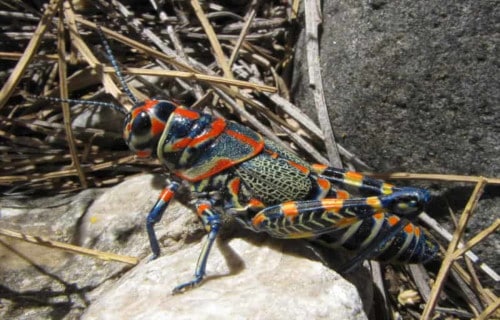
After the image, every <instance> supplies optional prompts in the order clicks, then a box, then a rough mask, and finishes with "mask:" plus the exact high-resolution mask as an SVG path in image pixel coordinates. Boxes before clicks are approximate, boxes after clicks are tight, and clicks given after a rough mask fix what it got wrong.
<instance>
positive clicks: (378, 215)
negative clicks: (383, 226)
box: [373, 212, 384, 220]
mask: <svg viewBox="0 0 500 320" xmlns="http://www.w3.org/2000/svg"><path fill="white" fill-rule="evenodd" d="M373 217H374V218H375V219H377V220H380V219H384V213H383V212H377V213H375V214H374V215H373Z"/></svg>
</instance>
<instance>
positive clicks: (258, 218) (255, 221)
mask: <svg viewBox="0 0 500 320" xmlns="http://www.w3.org/2000/svg"><path fill="white" fill-rule="evenodd" d="M264 220H266V216H264V215H263V214H261V213H259V214H258V215H256V216H255V217H253V219H252V224H253V226H254V227H258V226H259V225H260V224H261V223H262V222H263V221H264Z"/></svg>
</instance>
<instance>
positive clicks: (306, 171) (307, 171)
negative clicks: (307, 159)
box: [288, 161, 309, 174]
mask: <svg viewBox="0 0 500 320" xmlns="http://www.w3.org/2000/svg"><path fill="white" fill-rule="evenodd" d="M288 163H289V164H291V165H292V166H294V167H295V168H297V169H299V171H300V172H302V173H304V174H308V173H309V169H307V168H306V167H304V166H303V165H300V164H298V163H296V162H293V161H288Z"/></svg>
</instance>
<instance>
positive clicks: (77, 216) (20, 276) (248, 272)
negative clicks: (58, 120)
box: [0, 175, 372, 319]
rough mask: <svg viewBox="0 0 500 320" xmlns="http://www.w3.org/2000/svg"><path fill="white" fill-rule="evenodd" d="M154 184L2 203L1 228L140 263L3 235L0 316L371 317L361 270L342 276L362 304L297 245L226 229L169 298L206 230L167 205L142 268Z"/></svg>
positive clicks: (147, 180) (147, 179) (142, 179)
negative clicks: (155, 254) (155, 253)
mask: <svg viewBox="0 0 500 320" xmlns="http://www.w3.org/2000/svg"><path fill="white" fill-rule="evenodd" d="M161 185H162V177H161V176H153V175H144V176H139V177H135V178H132V179H130V180H127V181H126V182H124V183H122V184H119V185H117V186H115V187H113V188H111V189H109V190H107V191H106V192H104V193H103V194H101V195H100V196H99V197H98V198H97V200H95V202H93V203H92V205H90V207H89V204H90V203H91V202H92V200H93V199H94V198H95V197H97V196H98V194H96V193H95V192H94V191H85V192H82V193H81V194H79V195H76V196H71V197H69V196H65V197H61V199H58V198H57V199H54V198H50V199H45V201H42V200H37V202H36V203H30V202H28V201H21V202H17V203H13V202H12V201H10V202H5V201H4V202H3V203H2V211H1V218H2V219H1V220H0V227H2V228H9V229H14V230H18V231H22V232H25V233H28V234H34V235H42V236H47V237H50V238H51V239H53V240H59V241H65V242H71V243H74V244H79V245H83V246H85V247H91V248H94V249H99V250H103V251H109V252H113V253H118V254H122V255H130V256H136V257H139V258H141V259H142V262H141V263H140V264H139V265H137V266H135V267H134V268H132V269H131V270H129V269H130V267H129V266H127V265H125V264H123V263H119V262H111V261H102V260H97V259H93V258H90V257H86V256H76V255H72V254H67V253H64V252H60V251H56V250H54V249H47V248H43V247H38V246H35V245H30V244H25V243H20V242H18V241H12V240H9V239H4V238H3V237H1V238H0V240H2V241H5V242H6V243H8V244H10V245H12V246H13V247H14V248H15V250H17V252H18V253H17V254H15V253H13V252H12V251H10V250H8V249H6V248H5V247H4V246H0V257H1V258H2V263H1V266H2V273H1V283H2V287H1V288H0V290H1V291H0V292H1V296H0V297H1V304H2V308H0V317H1V318H9V319H39V318H51V317H53V318H58V319H74V318H77V317H80V316H81V315H82V313H84V315H83V318H84V319H116V318H121V319H164V318H170V319H171V318H175V319H188V318H193V317H195V318H200V319H203V318H209V317H213V316H216V317H217V318H220V319H279V318H294V319H306V318H307V319H309V318H318V319H322V318H325V319H332V318H335V319H366V316H365V312H364V310H363V307H364V308H366V309H367V310H369V308H370V305H371V301H372V298H371V296H372V295H371V285H367V283H368V284H370V282H367V280H366V279H367V278H366V273H365V274H363V272H361V273H359V274H356V275H354V277H355V278H354V279H350V281H353V282H354V283H358V285H357V287H358V288H359V289H360V291H361V295H362V297H363V300H364V304H363V303H362V301H361V299H360V296H359V294H358V292H357V290H356V287H354V285H353V284H351V283H349V282H347V281H346V280H344V279H343V278H342V277H340V276H339V275H338V274H337V273H335V272H334V271H333V270H331V269H329V268H327V267H325V266H324V265H323V264H322V263H320V262H318V261H316V260H314V259H311V258H308V256H310V255H311V251H310V250H309V249H308V248H306V247H305V243H303V242H299V241H276V240H274V239H271V238H269V237H267V236H265V235H256V234H253V233H250V232H240V231H237V232H233V234H231V235H229V239H228V238H227V237H226V236H228V234H229V233H231V228H229V230H226V231H225V232H226V234H225V238H224V239H221V240H220V241H219V242H218V243H217V245H216V246H215V247H214V252H213V253H212V254H211V256H210V259H209V261H208V267H207V273H208V278H207V280H206V281H204V282H203V283H202V285H201V286H200V287H198V288H195V289H194V290H191V291H188V292H186V293H184V294H180V295H175V296H173V295H171V290H172V289H173V287H174V286H175V285H177V284H179V283H181V282H183V281H187V280H189V279H190V278H191V276H192V275H193V271H194V267H195V264H196V260H197V258H198V255H199V252H200V250H201V240H202V237H203V235H204V231H203V230H202V227H201V225H200V224H199V223H198V222H197V218H196V215H195V214H194V213H193V211H192V210H191V209H190V208H188V207H186V206H184V205H182V204H181V203H180V202H177V201H174V202H173V203H172V204H171V206H170V207H169V208H168V209H167V211H166V213H165V215H164V218H163V220H162V222H161V223H159V224H158V225H157V227H156V231H157V235H158V238H159V240H160V245H161V247H162V256H161V257H160V258H159V259H157V260H155V261H152V262H149V263H148V262H146V261H147V260H148V258H147V256H148V255H149V254H150V249H149V243H148V240H147V235H146V231H145V227H144V221H145V217H146V215H147V213H148V211H149V209H150V208H151V207H152V205H153V204H154V202H155V200H156V197H157V195H158V193H159V189H160V188H161ZM180 199H182V196H181V197H180ZM21 207H24V208H26V207H30V209H20V208H21ZM237 230H241V229H237ZM223 236H224V234H223ZM235 236H238V237H236V238H235ZM20 255H23V256H24V257H25V258H20ZM27 259H29V261H31V262H27ZM127 270H129V271H127Z"/></svg>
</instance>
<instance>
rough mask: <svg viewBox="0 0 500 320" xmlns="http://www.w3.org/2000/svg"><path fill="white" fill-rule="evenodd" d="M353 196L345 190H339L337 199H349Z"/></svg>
mask: <svg viewBox="0 0 500 320" xmlns="http://www.w3.org/2000/svg"><path fill="white" fill-rule="evenodd" d="M350 197H351V195H350V194H349V193H348V192H347V191H344V190H337V198H339V199H349V198H350Z"/></svg>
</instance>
